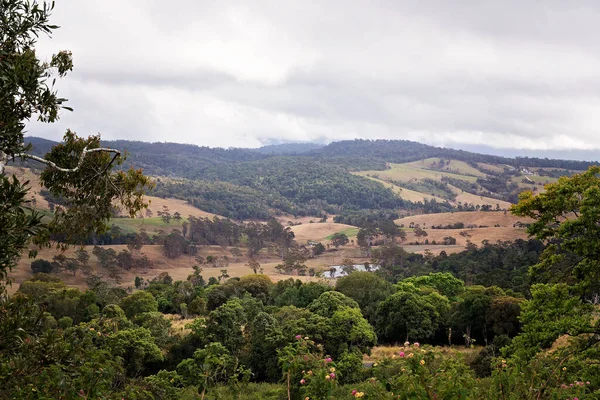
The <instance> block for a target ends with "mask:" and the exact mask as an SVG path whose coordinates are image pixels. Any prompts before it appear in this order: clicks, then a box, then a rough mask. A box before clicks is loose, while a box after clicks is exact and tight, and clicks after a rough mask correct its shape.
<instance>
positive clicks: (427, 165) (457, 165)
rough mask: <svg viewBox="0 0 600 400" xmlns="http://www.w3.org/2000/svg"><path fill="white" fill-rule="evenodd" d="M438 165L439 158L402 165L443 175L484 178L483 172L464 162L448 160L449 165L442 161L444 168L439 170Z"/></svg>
mask: <svg viewBox="0 0 600 400" xmlns="http://www.w3.org/2000/svg"><path fill="white" fill-rule="evenodd" d="M439 163H440V159H439V158H426V159H424V160H419V161H414V162H411V163H405V164H402V165H404V166H407V167H413V168H423V169H427V170H431V171H440V172H444V173H445V172H449V173H453V174H460V175H473V176H485V174H484V173H483V172H481V171H479V170H478V169H477V168H473V167H472V166H470V165H469V164H467V163H466V162H464V161H459V160H450V163H448V161H447V160H444V166H443V167H441V168H439Z"/></svg>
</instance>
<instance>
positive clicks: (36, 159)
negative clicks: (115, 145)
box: [14, 146, 121, 172]
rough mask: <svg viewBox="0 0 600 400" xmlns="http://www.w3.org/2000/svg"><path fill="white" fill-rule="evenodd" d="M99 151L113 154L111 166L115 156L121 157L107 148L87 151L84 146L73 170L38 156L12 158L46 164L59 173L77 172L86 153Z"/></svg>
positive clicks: (118, 153) (117, 151)
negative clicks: (27, 159)
mask: <svg viewBox="0 0 600 400" xmlns="http://www.w3.org/2000/svg"><path fill="white" fill-rule="evenodd" d="M99 151H102V152H106V153H114V154H115V156H114V157H113V159H112V160H111V164H112V162H113V161H114V159H115V158H116V157H117V156H120V155H121V152H120V151H119V150H115V149H109V148H105V147H98V148H95V149H88V148H87V146H86V147H84V148H83V151H82V152H81V155H80V156H79V162H78V163H77V166H76V167H75V168H61V167H59V166H58V165H56V163H54V162H52V161H49V160H46V159H43V158H41V157H38V156H34V155H32V154H27V153H18V154H15V155H14V157H21V158H29V159H31V160H34V161H38V162H41V163H42V164H46V165H47V166H49V167H51V168H54V169H56V170H58V171H60V172H77V171H78V170H79V168H80V167H81V165H82V164H83V160H84V159H85V156H86V155H87V154H88V153H96V152H99Z"/></svg>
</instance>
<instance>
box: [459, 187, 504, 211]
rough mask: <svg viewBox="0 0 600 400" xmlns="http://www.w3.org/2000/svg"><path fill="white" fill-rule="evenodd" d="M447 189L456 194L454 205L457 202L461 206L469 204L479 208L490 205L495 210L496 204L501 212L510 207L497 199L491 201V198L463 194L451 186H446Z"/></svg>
mask: <svg viewBox="0 0 600 400" xmlns="http://www.w3.org/2000/svg"><path fill="white" fill-rule="evenodd" d="M448 187H450V189H452V191H453V192H454V193H456V201H454V203H458V202H461V203H462V204H465V203H469V204H474V205H476V206H477V205H479V206H483V205H490V206H492V207H494V208H496V204H498V205H499V206H500V208H501V209H503V210H505V209H506V210H507V209H508V208H509V207H510V206H511V205H512V204H511V203H509V202H508V201H504V200H497V199H493V198H491V197H485V196H477V195H475V194H472V193H468V192H464V191H462V190H460V189H459V188H457V187H454V186H452V185H448Z"/></svg>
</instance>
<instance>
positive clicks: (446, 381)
mask: <svg viewBox="0 0 600 400" xmlns="http://www.w3.org/2000/svg"><path fill="white" fill-rule="evenodd" d="M371 383H372V385H371V387H370V388H369V389H367V390H365V394H364V396H363V397H364V398H368V399H375V398H382V397H381V390H382V388H385V389H387V391H389V392H391V393H392V395H393V396H394V398H396V399H415V398H418V399H421V398H424V399H467V398H472V397H470V394H471V393H472V392H473V390H474V388H475V385H476V380H475V378H474V376H473V372H472V371H471V370H470V369H469V367H468V366H467V365H466V364H465V363H464V362H463V360H462V356H461V355H460V354H454V355H452V356H450V357H448V356H444V355H443V354H442V353H441V352H440V351H439V349H436V348H433V347H429V346H421V345H420V344H419V343H414V344H412V345H410V344H409V343H405V346H404V347H402V348H400V351H399V352H398V354H397V355H395V357H392V358H387V359H384V360H382V361H381V362H379V363H376V364H374V365H373V378H372V380H371ZM354 397H356V396H354Z"/></svg>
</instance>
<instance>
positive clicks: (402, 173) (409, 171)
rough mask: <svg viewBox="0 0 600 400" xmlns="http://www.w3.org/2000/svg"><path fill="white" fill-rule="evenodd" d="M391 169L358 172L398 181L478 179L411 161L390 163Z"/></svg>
mask: <svg viewBox="0 0 600 400" xmlns="http://www.w3.org/2000/svg"><path fill="white" fill-rule="evenodd" d="M390 167H391V168H390V169H388V170H385V171H360V172H358V173H357V174H359V175H362V176H366V175H367V174H368V175H371V176H375V178H377V177H379V179H383V180H385V179H391V180H394V181H398V182H408V181H410V180H413V179H416V180H421V179H427V178H429V179H434V180H437V181H439V180H441V179H442V177H444V176H447V177H449V178H455V179H462V180H465V181H467V182H471V183H473V182H475V181H477V177H476V176H467V175H461V174H456V173H452V172H448V171H433V170H429V169H425V168H419V167H416V166H414V165H412V164H411V163H408V164H390Z"/></svg>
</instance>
